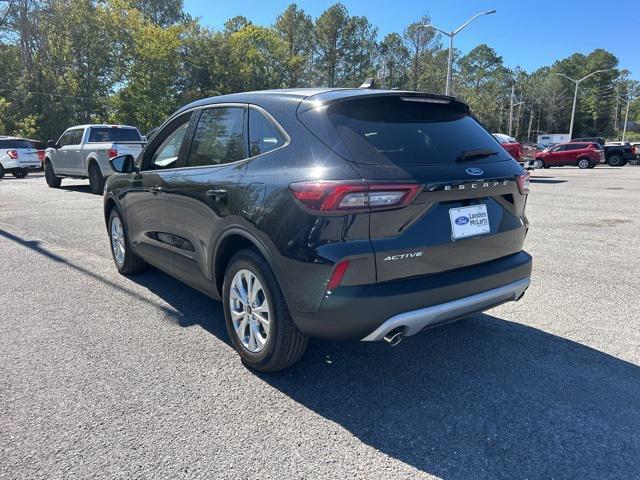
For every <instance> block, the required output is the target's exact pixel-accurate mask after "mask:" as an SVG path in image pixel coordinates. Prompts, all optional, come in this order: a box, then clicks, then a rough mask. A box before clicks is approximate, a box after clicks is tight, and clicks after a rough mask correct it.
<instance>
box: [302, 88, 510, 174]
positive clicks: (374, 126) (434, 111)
mask: <svg viewBox="0 0 640 480" xmlns="http://www.w3.org/2000/svg"><path fill="white" fill-rule="evenodd" d="M434 101H436V102H437V101H439V100H437V99H435V100H430V99H428V98H426V97H400V96H393V97H378V98H365V99H356V100H346V101H341V102H338V103H336V104H334V105H331V106H329V108H328V109H327V110H326V118H327V119H328V123H329V124H330V125H331V127H333V129H334V131H335V133H337V135H338V137H339V138H340V139H341V140H342V142H343V143H344V145H345V146H346V150H347V151H348V152H349V154H350V156H351V159H352V160H353V161H355V162H358V163H368V164H389V163H392V164H395V165H407V166H410V165H442V164H451V163H456V162H458V161H462V159H463V157H465V154H468V153H469V152H472V151H484V152H485V153H489V152H490V153H494V154H493V155H484V156H482V155H478V156H473V163H487V162H496V161H500V160H505V159H507V158H510V157H507V156H506V155H508V154H506V152H504V150H503V149H502V148H501V147H500V145H499V143H498V142H497V141H496V139H495V138H493V136H492V135H491V134H490V133H489V132H487V131H486V130H485V129H484V128H483V127H482V126H481V125H480V124H479V123H478V122H477V121H476V120H475V119H473V118H472V117H470V116H469V115H468V113H467V111H466V108H464V107H463V106H461V104H458V103H455V102H452V103H451V104H441V103H433V102H434ZM440 101H441V100H440ZM309 113H311V112H307V113H305V114H303V115H305V116H306V115H308V114H309ZM303 121H304V120H303ZM316 123H317V125H318V127H319V128H317V129H316V128H314V126H313V125H308V126H309V127H310V128H311V130H312V131H316V130H318V132H316V134H317V135H318V136H320V137H321V138H322V137H323V136H324V137H326V138H322V139H323V140H325V143H327V144H328V145H330V146H335V141H332V140H331V132H330V130H329V129H328V128H327V126H326V125H324V126H322V127H320V124H321V123H326V122H322V121H318V122H316ZM334 136H335V134H334ZM332 144H333V145H332ZM339 153H340V152H339ZM467 161H471V159H469V158H467Z"/></svg>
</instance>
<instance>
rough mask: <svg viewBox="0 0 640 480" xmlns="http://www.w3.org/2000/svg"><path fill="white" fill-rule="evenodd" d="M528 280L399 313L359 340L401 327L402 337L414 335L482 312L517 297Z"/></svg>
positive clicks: (369, 339) (374, 338) (378, 337)
mask: <svg viewBox="0 0 640 480" xmlns="http://www.w3.org/2000/svg"><path fill="white" fill-rule="evenodd" d="M530 283H531V281H530V279H529V278H523V279H522V280H518V281H517V282H513V283H509V284H507V285H504V286H502V287H498V288H494V289H491V290H487V291H486V292H480V293H477V294H475V295H471V296H469V297H464V298H460V299H458V300H453V301H451V302H446V303H441V304H439V305H432V306H430V307H425V308H421V309H419V310H413V311H411V312H404V313H399V314H398V315H394V316H393V317H391V318H390V319H389V320H387V321H386V322H384V323H383V324H382V325H380V326H379V327H378V328H376V330H375V331H374V332H372V333H370V334H369V335H367V336H366V337H365V338H363V339H362V340H363V341H364V342H376V341H379V340H382V339H383V338H384V336H385V335H386V334H387V333H389V332H391V331H392V330H395V329H397V328H401V329H402V330H403V334H404V335H405V336H410V335H415V334H416V333H419V332H420V331H421V330H423V329H424V328H427V327H429V326H431V325H437V324H439V323H443V322H446V321H449V320H455V319H456V318H462V317H464V316H466V315H470V314H472V313H476V312H482V311H483V310H487V309H488V308H492V307H495V306H497V305H501V304H503V303H505V302H511V301H515V300H519V299H520V297H522V295H524V292H525V291H526V290H527V288H529V284H530Z"/></svg>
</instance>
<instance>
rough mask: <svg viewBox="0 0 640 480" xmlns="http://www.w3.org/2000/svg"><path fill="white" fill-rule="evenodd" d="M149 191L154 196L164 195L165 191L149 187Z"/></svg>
mask: <svg viewBox="0 0 640 480" xmlns="http://www.w3.org/2000/svg"><path fill="white" fill-rule="evenodd" d="M149 191H150V192H151V193H154V194H158V193H162V192H163V191H164V189H163V188H162V187H149Z"/></svg>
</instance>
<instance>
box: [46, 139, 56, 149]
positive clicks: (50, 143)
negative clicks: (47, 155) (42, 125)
mask: <svg viewBox="0 0 640 480" xmlns="http://www.w3.org/2000/svg"><path fill="white" fill-rule="evenodd" d="M47 148H58V144H57V143H56V141H55V140H49V141H48V142H47Z"/></svg>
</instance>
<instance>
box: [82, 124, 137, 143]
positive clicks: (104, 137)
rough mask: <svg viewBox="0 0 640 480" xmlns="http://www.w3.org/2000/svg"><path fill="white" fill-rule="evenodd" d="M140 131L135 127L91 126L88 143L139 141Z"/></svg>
mask: <svg viewBox="0 0 640 480" xmlns="http://www.w3.org/2000/svg"><path fill="white" fill-rule="evenodd" d="M141 141H142V138H140V133H138V130H136V129H135V128H120V127H91V132H90V133H89V143H124V142H141Z"/></svg>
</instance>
